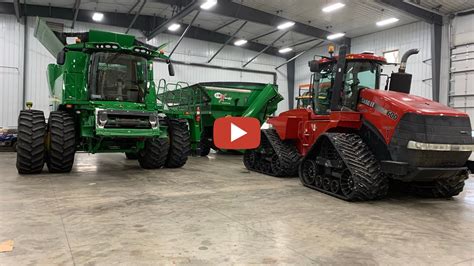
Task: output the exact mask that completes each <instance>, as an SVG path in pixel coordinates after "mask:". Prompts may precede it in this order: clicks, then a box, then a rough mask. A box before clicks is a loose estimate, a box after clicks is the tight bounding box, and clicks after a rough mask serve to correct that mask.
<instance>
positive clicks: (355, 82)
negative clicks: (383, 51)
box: [342, 61, 380, 110]
mask: <svg viewBox="0 0 474 266" xmlns="http://www.w3.org/2000/svg"><path fill="white" fill-rule="evenodd" d="M379 71H380V66H379V65H378V64H376V63H374V62H370V61H349V62H348V63H347V68H346V75H345V80H344V93H343V95H342V101H343V106H344V107H346V108H349V109H351V110H356V107H357V103H358V100H359V92H360V90H361V89H366V88H369V89H378V84H379Z"/></svg>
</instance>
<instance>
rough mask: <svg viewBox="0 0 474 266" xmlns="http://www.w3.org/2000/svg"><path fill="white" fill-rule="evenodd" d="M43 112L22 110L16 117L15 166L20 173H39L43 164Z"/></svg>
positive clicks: (44, 130)
mask: <svg viewBox="0 0 474 266" xmlns="http://www.w3.org/2000/svg"><path fill="white" fill-rule="evenodd" d="M45 125H46V124H45V119H44V113H43V112H42V111H38V110H24V111H21V112H20V116H19V117H18V139H17V145H16V150H17V157H16V168H17V169H18V173H20V174H38V173H41V170H42V169H43V165H44V136H45V132H46V128H45Z"/></svg>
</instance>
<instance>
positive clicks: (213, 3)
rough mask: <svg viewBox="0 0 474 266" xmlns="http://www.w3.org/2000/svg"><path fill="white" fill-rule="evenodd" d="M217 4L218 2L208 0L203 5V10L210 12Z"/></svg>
mask: <svg viewBox="0 0 474 266" xmlns="http://www.w3.org/2000/svg"><path fill="white" fill-rule="evenodd" d="M216 4H217V0H207V1H206V2H205V3H204V4H202V5H201V8H202V9H204V10H208V9H210V8H211V7H213V6H215V5H216Z"/></svg>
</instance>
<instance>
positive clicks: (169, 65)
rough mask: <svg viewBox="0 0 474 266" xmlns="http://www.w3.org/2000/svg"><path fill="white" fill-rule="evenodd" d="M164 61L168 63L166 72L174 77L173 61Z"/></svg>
mask: <svg viewBox="0 0 474 266" xmlns="http://www.w3.org/2000/svg"><path fill="white" fill-rule="evenodd" d="M166 63H167V64H168V73H169V75H170V76H171V77H174V67H173V63H171V60H167V61H166Z"/></svg>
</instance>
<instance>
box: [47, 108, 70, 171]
mask: <svg viewBox="0 0 474 266" xmlns="http://www.w3.org/2000/svg"><path fill="white" fill-rule="evenodd" d="M46 147H47V153H46V155H47V156H46V164H47V165H48V169H49V172H51V173H67V172H70V171H71V169H72V166H73V164H74V155H75V153H76V133H75V125H74V118H73V117H72V116H71V115H70V114H69V113H67V112H63V111H54V112H51V113H50V115H49V120H48V135H47V142H46Z"/></svg>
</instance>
